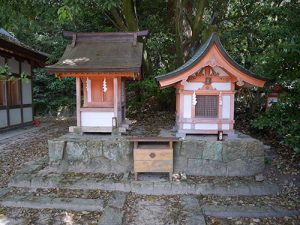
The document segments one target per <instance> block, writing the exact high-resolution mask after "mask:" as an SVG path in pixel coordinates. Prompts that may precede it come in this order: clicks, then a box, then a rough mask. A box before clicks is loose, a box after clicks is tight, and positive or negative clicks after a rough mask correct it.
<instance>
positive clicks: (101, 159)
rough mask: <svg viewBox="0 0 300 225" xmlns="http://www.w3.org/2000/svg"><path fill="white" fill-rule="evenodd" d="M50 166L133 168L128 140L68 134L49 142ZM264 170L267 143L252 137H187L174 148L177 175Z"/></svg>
mask: <svg viewBox="0 0 300 225" xmlns="http://www.w3.org/2000/svg"><path fill="white" fill-rule="evenodd" d="M48 146H49V161H50V165H53V166H59V167H60V168H61V169H63V170H65V171H76V172H99V173H123V172H128V171H131V170H132V169H133V160H132V147H133V146H132V144H131V143H130V142H129V141H128V140H127V139H126V137H124V136H121V137H113V136H110V135H107V136H103V135H83V136H81V135H76V134H68V135H65V136H62V137H60V138H57V139H53V140H49V141H48ZM263 169H264V149H263V144H262V143H261V142H260V141H258V140H256V139H253V138H250V137H249V136H244V137H243V138H237V139H227V140H225V141H216V140H215V137H213V138H212V137H204V136H203V137H201V138H199V137H197V138H187V139H186V140H184V141H181V142H178V143H176V144H175V145H174V172H185V173H186V174H188V175H196V176H251V175H255V174H257V173H261V172H262V171H263Z"/></svg>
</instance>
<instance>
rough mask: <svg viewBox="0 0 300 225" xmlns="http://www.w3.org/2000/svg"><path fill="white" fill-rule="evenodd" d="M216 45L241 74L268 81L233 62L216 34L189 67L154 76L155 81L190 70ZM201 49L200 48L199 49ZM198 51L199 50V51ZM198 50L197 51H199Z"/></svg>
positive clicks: (205, 44)
mask: <svg viewBox="0 0 300 225" xmlns="http://www.w3.org/2000/svg"><path fill="white" fill-rule="evenodd" d="M214 43H215V44H216V46H217V48H218V49H219V51H220V53H221V54H222V56H223V57H224V58H225V59H226V60H227V61H228V62H229V63H230V64H231V65H233V66H234V67H235V68H236V69H238V70H240V71H241V72H243V73H245V74H246V75H248V76H251V77H253V78H255V79H258V80H263V81H268V78H266V77H260V76H257V75H255V74H254V73H252V72H251V71H249V70H247V69H245V68H244V67H242V66H241V65H239V64H238V63H237V62H235V61H234V60H233V59H232V58H231V57H230V56H229V54H228V53H227V52H226V50H225V48H224V47H223V45H222V43H221V41H220V39H219V37H218V36H217V34H216V33H213V34H212V35H211V36H210V38H209V39H208V40H207V42H206V43H204V44H203V46H206V48H205V49H204V51H203V52H202V53H201V54H200V55H199V56H198V57H197V58H196V59H195V60H194V62H192V63H191V64H190V65H188V66H187V67H184V68H183V69H182V70H178V71H175V72H174V71H172V72H170V73H167V74H164V75H159V76H156V77H155V79H156V80H157V81H163V80H167V79H169V78H172V77H175V76H177V75H179V74H181V73H183V72H186V71H188V70H189V69H190V68H192V67H193V66H194V65H196V64H197V63H198V62H199V61H200V60H201V59H202V58H203V57H204V56H205V55H206V54H207V52H208V51H209V49H210V48H211V47H212V45H213V44H214ZM200 49H201V48H200ZM200 49H199V50H200ZM199 50H198V51H199Z"/></svg>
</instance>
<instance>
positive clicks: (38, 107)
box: [33, 69, 76, 115]
mask: <svg viewBox="0 0 300 225" xmlns="http://www.w3.org/2000/svg"><path fill="white" fill-rule="evenodd" d="M34 73H35V78H34V84H33V85H34V86H33V97H34V99H33V100H34V103H35V105H34V107H35V111H36V113H37V114H48V115H53V114H54V115H55V114H56V112H57V110H58V109H59V108H60V107H68V108H69V109H70V111H72V110H75V106H76V104H75V99H76V97H75V96H76V92H75V81H74V78H64V79H61V80H59V79H57V78H55V76H54V75H50V74H48V73H47V71H46V70H45V69H36V70H35V71H34Z"/></svg>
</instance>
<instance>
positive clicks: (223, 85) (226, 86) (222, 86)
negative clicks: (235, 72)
mask: <svg viewBox="0 0 300 225" xmlns="http://www.w3.org/2000/svg"><path fill="white" fill-rule="evenodd" d="M211 86H212V87H213V88H215V89H216V90H218V91H230V90H231V83H218V82H214V83H211Z"/></svg>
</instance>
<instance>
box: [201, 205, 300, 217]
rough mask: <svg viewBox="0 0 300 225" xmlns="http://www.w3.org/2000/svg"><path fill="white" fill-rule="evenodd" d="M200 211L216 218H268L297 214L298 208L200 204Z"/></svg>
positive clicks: (299, 213) (298, 212)
mask: <svg viewBox="0 0 300 225" xmlns="http://www.w3.org/2000/svg"><path fill="white" fill-rule="evenodd" d="M202 212H203V213H204V214H205V215H207V216H212V217H217V218H229V217H231V218H242V217H250V218H251V217H252V218H268V217H285V216H299V215H300V211H299V210H288V209H285V208H282V207H279V206H250V205H243V206H240V205H212V204H205V205H203V206H202Z"/></svg>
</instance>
